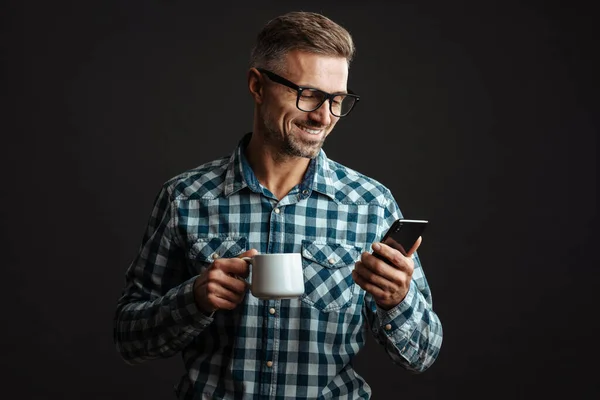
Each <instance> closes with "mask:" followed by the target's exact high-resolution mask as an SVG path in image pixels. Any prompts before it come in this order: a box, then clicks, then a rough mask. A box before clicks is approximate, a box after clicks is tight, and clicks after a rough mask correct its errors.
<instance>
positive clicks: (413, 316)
mask: <svg viewBox="0 0 600 400" xmlns="http://www.w3.org/2000/svg"><path fill="white" fill-rule="evenodd" d="M413 261H414V271H413V274H412V279H411V281H410V287H409V289H408V292H407V294H406V297H404V299H403V300H402V301H401V302H400V304H398V305H397V306H395V307H392V308H391V309H389V310H384V309H383V308H381V307H379V306H378V305H377V303H376V302H375V300H374V298H373V296H372V295H371V294H369V293H366V295H365V308H364V311H365V314H366V315H365V316H366V318H367V319H368V321H369V326H370V327H371V330H372V332H373V335H374V336H375V338H376V340H377V341H378V342H379V343H380V344H381V345H383V346H384V347H385V349H386V352H387V353H388V355H389V356H390V357H391V358H392V360H393V361H394V362H395V363H396V364H399V365H401V366H403V367H405V368H406V369H408V370H410V371H413V372H423V371H425V370H426V369H427V368H429V367H430V366H431V365H432V364H433V362H434V361H435V360H436V358H437V356H438V354H439V351H440V348H441V345H442V337H443V331H442V324H441V322H440V319H439V317H438V316H437V314H436V313H435V312H434V311H433V308H432V298H431V291H430V288H429V285H428V283H427V280H426V278H425V275H424V273H423V269H422V267H421V262H420V260H419V257H418V255H417V254H416V253H414V257H413Z"/></svg>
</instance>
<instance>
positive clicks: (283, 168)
mask: <svg viewBox="0 0 600 400" xmlns="http://www.w3.org/2000/svg"><path fill="white" fill-rule="evenodd" d="M245 155H246V159H247V160H248V163H249V164H250V167H252V170H253V171H254V175H255V176H256V179H258V181H259V182H260V184H261V185H263V186H264V187H266V188H267V189H269V191H270V192H271V193H273V194H274V195H275V197H277V199H282V198H283V197H284V196H285V195H286V194H288V193H289V191H290V190H291V189H292V188H293V187H294V186H296V185H298V184H299V183H300V182H302V179H303V178H304V174H305V173H306V170H307V168H308V165H309V164H310V159H308V158H304V157H292V156H283V155H280V154H276V153H275V152H274V149H272V148H271V147H269V146H265V145H264V144H263V143H262V142H260V141H259V140H258V139H257V138H256V136H255V135H253V136H252V138H251V139H250V142H249V143H248V146H247V147H246V152H245Z"/></svg>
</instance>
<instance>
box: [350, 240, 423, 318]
mask: <svg viewBox="0 0 600 400" xmlns="http://www.w3.org/2000/svg"><path fill="white" fill-rule="evenodd" d="M421 240H422V239H421V238H420V237H419V239H418V240H417V241H416V243H415V244H414V245H413V247H412V248H411V249H410V251H409V252H408V253H407V255H406V256H404V255H403V254H402V253H400V252H399V251H398V250H396V249H393V248H391V247H390V246H388V245H385V244H383V243H373V251H374V252H375V253H377V254H379V255H380V256H382V257H384V258H385V259H387V260H389V263H387V262H385V261H383V260H381V259H380V258H377V257H375V256H374V255H373V254H370V253H367V252H365V253H363V254H362V256H361V258H360V261H358V262H357V263H356V265H355V266H354V271H352V278H353V279H354V281H355V282H356V283H357V284H358V286H360V287H361V288H363V289H364V290H366V291H367V292H369V293H371V295H372V296H373V298H374V299H375V302H376V303H377V305H378V306H379V307H381V308H382V309H384V310H389V309H391V308H394V307H396V306H397V305H398V304H400V302H402V300H404V298H405V297H406V294H407V293H408V290H409V288H410V281H411V279H412V274H413V271H414V269H415V262H414V261H413V259H412V257H411V256H412V254H413V253H414V252H415V251H417V249H418V248H419V246H420V245H421Z"/></svg>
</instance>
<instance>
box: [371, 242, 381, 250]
mask: <svg viewBox="0 0 600 400" xmlns="http://www.w3.org/2000/svg"><path fill="white" fill-rule="evenodd" d="M371 247H372V248H373V250H380V249H381V245H380V244H379V243H373V245H371Z"/></svg>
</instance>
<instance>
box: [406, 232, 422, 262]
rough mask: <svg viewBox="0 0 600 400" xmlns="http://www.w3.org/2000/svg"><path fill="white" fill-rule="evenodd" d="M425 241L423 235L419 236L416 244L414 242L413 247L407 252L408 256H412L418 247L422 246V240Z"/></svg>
mask: <svg viewBox="0 0 600 400" xmlns="http://www.w3.org/2000/svg"><path fill="white" fill-rule="evenodd" d="M422 241H423V238H422V237H421V236H419V238H418V239H417V241H416V242H415V244H413V247H411V248H410V251H409V252H408V253H407V254H406V257H410V256H412V255H413V253H414V252H415V251H417V249H418V248H419V246H421V242H422Z"/></svg>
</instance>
